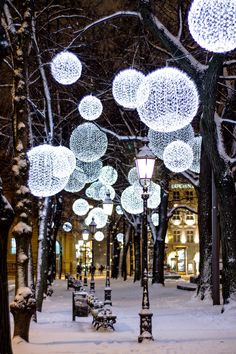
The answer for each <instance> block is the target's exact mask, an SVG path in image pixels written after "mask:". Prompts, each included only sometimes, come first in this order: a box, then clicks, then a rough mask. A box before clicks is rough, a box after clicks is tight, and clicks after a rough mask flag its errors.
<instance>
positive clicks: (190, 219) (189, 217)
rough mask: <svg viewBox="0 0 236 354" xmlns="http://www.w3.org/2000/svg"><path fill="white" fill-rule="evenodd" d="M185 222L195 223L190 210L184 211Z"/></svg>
mask: <svg viewBox="0 0 236 354" xmlns="http://www.w3.org/2000/svg"><path fill="white" fill-rule="evenodd" d="M185 223H186V224H187V225H193V224H194V223H195V218H194V215H193V213H191V211H188V210H187V211H186V213H185Z"/></svg>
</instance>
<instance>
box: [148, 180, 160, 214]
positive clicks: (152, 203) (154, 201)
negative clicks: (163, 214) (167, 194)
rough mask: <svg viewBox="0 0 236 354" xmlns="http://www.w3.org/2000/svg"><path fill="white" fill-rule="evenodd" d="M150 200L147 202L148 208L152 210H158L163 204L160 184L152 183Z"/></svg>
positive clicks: (149, 189) (149, 190) (149, 191)
mask: <svg viewBox="0 0 236 354" xmlns="http://www.w3.org/2000/svg"><path fill="white" fill-rule="evenodd" d="M148 193H149V198H148V201H147V207H148V208H150V209H156V208H157V207H158V205H159V204H160V202H161V187H160V186H159V184H157V183H154V182H151V184H150V186H149V187H148Z"/></svg>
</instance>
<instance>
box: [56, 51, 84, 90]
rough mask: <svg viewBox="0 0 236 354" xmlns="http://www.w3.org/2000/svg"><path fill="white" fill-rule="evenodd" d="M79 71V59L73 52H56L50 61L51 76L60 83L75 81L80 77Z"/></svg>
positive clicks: (80, 67)
mask: <svg viewBox="0 0 236 354" xmlns="http://www.w3.org/2000/svg"><path fill="white" fill-rule="evenodd" d="M81 72H82V64H81V61H80V60H79V59H78V58H77V56H76V55H75V54H73V53H70V52H61V53H58V54H57V55H56V56H55V57H54V58H53V59H52V61H51V73H52V76H53V78H54V79H55V80H56V81H57V82H59V83H60V84H62V85H71V84H73V83H75V82H76V81H77V80H78V79H79V78H80V76H81Z"/></svg>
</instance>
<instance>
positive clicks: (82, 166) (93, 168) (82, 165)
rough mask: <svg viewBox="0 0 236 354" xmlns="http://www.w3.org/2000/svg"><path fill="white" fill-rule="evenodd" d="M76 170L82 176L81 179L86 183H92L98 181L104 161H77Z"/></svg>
mask: <svg viewBox="0 0 236 354" xmlns="http://www.w3.org/2000/svg"><path fill="white" fill-rule="evenodd" d="M75 168H76V170H77V171H79V173H80V174H81V177H80V178H81V179H83V180H84V181H85V182H86V183H91V182H94V181H96V180H97V179H98V177H99V175H100V173H101V169H102V161H101V160H96V161H92V162H83V161H80V160H77V161H76V167H75Z"/></svg>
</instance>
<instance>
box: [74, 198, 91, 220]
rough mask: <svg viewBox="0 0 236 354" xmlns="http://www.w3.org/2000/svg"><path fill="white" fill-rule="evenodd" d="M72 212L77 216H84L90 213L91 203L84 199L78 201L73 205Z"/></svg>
mask: <svg viewBox="0 0 236 354" xmlns="http://www.w3.org/2000/svg"><path fill="white" fill-rule="evenodd" d="M72 210H73V212H74V213H75V214H76V215H79V216H83V215H85V214H87V212H88V211H89V203H88V202H87V200H85V199H83V198H79V199H76V200H75V201H74V203H73V205H72Z"/></svg>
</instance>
